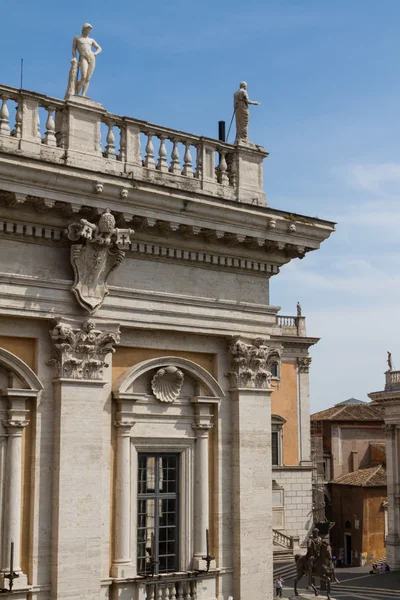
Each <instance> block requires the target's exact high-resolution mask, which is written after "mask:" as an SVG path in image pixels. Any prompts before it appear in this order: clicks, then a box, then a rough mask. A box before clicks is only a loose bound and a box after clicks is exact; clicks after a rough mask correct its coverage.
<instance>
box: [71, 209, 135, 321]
mask: <svg viewBox="0 0 400 600" xmlns="http://www.w3.org/2000/svg"><path fill="white" fill-rule="evenodd" d="M133 233H134V231H133V229H118V228H116V227H115V218H114V216H113V215H112V214H111V213H110V211H109V209H107V210H106V211H105V212H104V213H103V214H102V215H101V217H100V219H99V222H98V225H95V224H94V223H90V222H89V221H87V220H86V219H81V220H80V221H79V222H75V223H71V224H70V225H69V226H68V230H67V235H68V238H69V239H70V240H71V241H73V242H76V241H78V240H80V239H83V241H84V243H83V244H73V245H72V246H71V256H70V258H71V264H72V268H73V269H74V275H75V279H74V283H73V286H72V288H71V290H72V291H73V293H74V294H75V296H76V298H77V300H78V302H79V304H80V305H81V306H83V308H85V309H86V310H87V311H89V312H90V313H91V314H93V313H94V312H95V311H96V310H97V309H98V308H100V306H101V305H102V304H103V302H104V298H105V297H106V295H107V294H108V287H107V279H108V276H109V274H110V272H111V271H112V269H115V267H117V266H118V265H119V264H120V263H121V262H122V259H123V258H124V256H125V252H123V250H122V248H127V247H129V244H130V241H131V240H130V236H131V235H132V234H133Z"/></svg>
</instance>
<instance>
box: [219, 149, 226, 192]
mask: <svg viewBox="0 0 400 600" xmlns="http://www.w3.org/2000/svg"><path fill="white" fill-rule="evenodd" d="M227 170H228V165H227V164H226V152H221V153H220V159H219V177H218V181H219V183H222V185H227V184H228V183H229V177H228V174H227Z"/></svg>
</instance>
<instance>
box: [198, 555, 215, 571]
mask: <svg viewBox="0 0 400 600" xmlns="http://www.w3.org/2000/svg"><path fill="white" fill-rule="evenodd" d="M216 568H217V564H216V562H215V560H212V561H211V562H210V571H212V570H214V569H216ZM206 569H207V563H206V561H205V560H204V559H203V558H200V557H198V556H194V557H193V570H194V571H205V570H206Z"/></svg>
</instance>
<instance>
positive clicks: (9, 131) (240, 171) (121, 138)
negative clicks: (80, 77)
mask: <svg viewBox="0 0 400 600" xmlns="http://www.w3.org/2000/svg"><path fill="white" fill-rule="evenodd" d="M0 151H2V152H8V153H14V154H18V155H25V156H31V157H34V158H39V159H40V160H44V161H49V162H55V163H59V164H67V165H70V166H76V167H81V166H83V165H84V167H85V169H89V170H92V171H96V172H97V173H107V174H116V175H126V176H127V177H130V178H132V179H133V180H134V179H139V180H140V179H141V180H144V181H150V182H154V183H158V184H161V185H172V186H173V187H177V188H182V189H189V190H191V191H196V190H198V189H199V190H204V191H205V192H206V193H209V194H211V195H217V196H222V197H224V198H227V199H232V200H237V199H241V198H239V197H238V194H237V190H238V189H239V187H242V188H243V189H244V190H247V192H246V193H247V196H249V195H250V197H249V198H246V199H241V200H242V201H246V202H251V203H253V204H254V203H255V204H265V195H264V192H263V189H262V161H263V159H264V158H265V156H267V153H266V152H265V151H264V149H263V148H261V147H258V146H254V147H246V148H241V149H240V148H239V147H238V146H234V145H231V144H227V143H225V142H221V141H219V140H216V139H212V138H207V137H203V136H197V135H193V134H190V133H185V132H182V131H178V130H175V129H169V128H167V127H163V126H159V125H155V124H153V123H149V122H147V121H141V120H138V119H133V118H130V117H121V116H119V115H115V114H112V113H109V112H107V111H106V110H105V109H104V108H103V107H102V105H101V104H97V103H94V102H91V101H90V100H88V99H87V98H82V97H79V96H72V97H70V98H68V99H67V100H64V101H63V100H60V99H57V98H52V97H50V96H45V95H43V94H37V93H34V92H28V91H26V90H18V89H16V88H11V87H8V86H2V85H0ZM240 157H241V158H240ZM243 157H244V158H243ZM246 165H251V168H252V170H251V172H250V171H249V168H250V167H249V166H247V167H246ZM249 173H250V175H249ZM244 196H246V194H244ZM244 196H243V198H244ZM253 196H254V197H253Z"/></svg>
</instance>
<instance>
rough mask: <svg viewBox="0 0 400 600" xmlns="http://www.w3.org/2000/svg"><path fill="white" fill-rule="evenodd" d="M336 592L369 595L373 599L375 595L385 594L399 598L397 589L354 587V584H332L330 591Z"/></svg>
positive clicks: (388, 596)
mask: <svg viewBox="0 0 400 600" xmlns="http://www.w3.org/2000/svg"><path fill="white" fill-rule="evenodd" d="M337 592H343V593H344V592H346V594H350V593H353V594H363V595H364V596H365V595H367V596H370V597H371V599H372V600H373V599H374V598H375V597H376V595H378V594H379V595H380V596H385V597H387V598H397V599H398V598H399V597H400V594H399V591H398V590H390V589H387V588H377V587H356V586H354V585H343V584H341V583H340V584H334V585H333V586H332V593H335V594H336V593H337Z"/></svg>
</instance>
